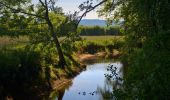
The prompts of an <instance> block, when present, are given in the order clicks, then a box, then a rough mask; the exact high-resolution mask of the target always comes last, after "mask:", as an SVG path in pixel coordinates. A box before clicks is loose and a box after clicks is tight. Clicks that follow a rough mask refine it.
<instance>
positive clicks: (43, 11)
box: [0, 0, 66, 68]
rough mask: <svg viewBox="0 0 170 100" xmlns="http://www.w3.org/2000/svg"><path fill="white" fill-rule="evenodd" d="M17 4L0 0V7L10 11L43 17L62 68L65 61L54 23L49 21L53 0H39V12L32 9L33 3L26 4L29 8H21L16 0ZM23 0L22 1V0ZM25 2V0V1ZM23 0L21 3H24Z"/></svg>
mask: <svg viewBox="0 0 170 100" xmlns="http://www.w3.org/2000/svg"><path fill="white" fill-rule="evenodd" d="M16 2H17V3H19V4H16V5H13V4H12V3H11V2H6V1H0V3H1V7H3V8H4V9H6V8H7V9H9V10H10V11H11V12H12V13H21V14H24V15H27V16H34V17H36V18H39V19H43V20H45V21H46V23H47V25H48V29H49V32H50V34H51V36H52V37H53V41H54V43H55V45H56V49H57V51H58V54H59V65H61V67H62V68H64V66H65V65H66V61H65V58H64V55H63V52H62V49H61V46H60V43H59V41H58V38H57V33H56V32H55V30H54V25H53V24H52V22H51V19H50V18H49V13H50V10H56V9H54V5H55V1H54V0H45V1H44V2H43V1H42V0H39V2H40V4H41V7H40V10H39V12H36V11H34V4H31V5H28V8H31V9H29V10H30V11H29V10H28V8H25V9H22V8H21V3H20V1H16ZM23 2H24V1H23ZM25 2H26V1H25ZM25 2H24V3H23V4H24V5H26V4H25ZM27 3H28V2H27Z"/></svg>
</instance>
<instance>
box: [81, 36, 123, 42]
mask: <svg viewBox="0 0 170 100" xmlns="http://www.w3.org/2000/svg"><path fill="white" fill-rule="evenodd" d="M82 38H83V39H86V40H88V41H97V40H98V41H106V40H111V39H123V36H108V35H107V36H82Z"/></svg>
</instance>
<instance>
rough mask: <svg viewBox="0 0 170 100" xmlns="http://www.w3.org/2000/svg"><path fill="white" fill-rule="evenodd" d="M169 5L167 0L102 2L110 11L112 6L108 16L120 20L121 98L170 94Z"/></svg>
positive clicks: (167, 96)
mask: <svg viewBox="0 0 170 100" xmlns="http://www.w3.org/2000/svg"><path fill="white" fill-rule="evenodd" d="M110 4H111V5H110ZM113 4H115V5H113ZM117 4H118V6H117V7H116V5H117ZM169 5H170V4H169V1H168V0H163V1H158V0H149V1H148V0H118V1H114V2H112V3H110V2H108V4H107V3H106V5H105V7H104V9H103V10H102V11H104V12H112V11H113V9H110V8H115V7H116V9H114V11H113V12H112V13H114V16H112V17H113V18H120V19H122V18H123V20H124V32H125V33H124V34H126V44H125V46H124V57H123V63H126V66H125V69H126V70H125V78H124V79H125V83H124V86H125V87H124V91H122V92H121V93H120V94H122V95H121V96H122V97H121V98H123V99H128V100H129V99H138V100H145V99H154V100H159V99H164V100H168V99H169V98H170V97H169V95H168V93H170V91H169V90H170V87H169V84H170V82H168V79H169V77H168V76H169V74H170V71H169V59H170V55H169V47H170V46H169V43H170V41H169V39H168V38H170V37H169V28H170V26H169V23H170V21H169V15H170V14H169V10H170V9H169V8H170V7H169ZM113 6H114V7H113ZM119 96H120V95H119Z"/></svg>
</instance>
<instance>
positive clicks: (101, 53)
mask: <svg viewBox="0 0 170 100" xmlns="http://www.w3.org/2000/svg"><path fill="white" fill-rule="evenodd" d="M103 37H105V39H103V40H101V39H102V38H103ZM103 37H102V36H83V40H81V41H77V42H75V43H74V48H75V49H74V52H73V53H72V54H71V56H69V57H68V58H67V57H66V60H67V63H68V67H65V68H64V69H62V68H59V67H58V65H57V64H56V61H55V57H54V58H53V56H49V55H50V54H51V55H53V53H52V51H50V50H47V51H46V52H47V54H41V53H42V51H43V49H41V47H40V48H39V50H37V49H36V51H31V50H30V49H28V50H27V49H23V48H27V47H26V46H27V44H28V43H29V39H28V37H26V36H24V37H23V38H22V36H20V37H19V38H12V39H10V38H11V37H6V36H5V37H1V38H0V40H3V41H4V43H3V42H1V44H3V45H1V51H2V52H1V53H0V56H1V59H4V60H3V61H4V62H3V61H1V65H2V64H3V65H4V64H5V63H6V65H4V67H3V68H5V67H7V66H8V68H7V70H6V69H2V67H1V70H5V71H6V72H7V73H6V75H7V76H6V78H7V77H8V78H9V79H10V78H11V80H16V79H19V80H20V76H21V75H22V76H23V77H21V78H22V79H23V82H21V83H19V84H25V85H23V87H24V88H26V89H27V91H30V92H31V91H34V92H33V93H35V94H36V95H39V96H42V95H47V94H48V92H50V91H51V90H61V89H62V88H63V87H65V86H67V85H68V84H71V81H72V79H73V78H74V77H75V76H76V75H78V74H79V73H80V72H81V71H83V70H85V69H86V64H88V63H94V62H96V61H98V60H100V59H118V58H120V56H121V52H120V48H121V46H120V44H121V45H122V44H123V38H124V37H121V36H103ZM17 41H18V42H17ZM60 41H62V39H60ZM36 48H37V46H36ZM40 51H41V52H40ZM39 53H40V54H39ZM49 53H50V54H49ZM6 55H7V56H6ZM31 55H32V56H31ZM48 56H49V57H48ZM47 57H48V58H47ZM13 59H15V60H13ZM70 59H72V60H70ZM34 60H35V61H34ZM2 62H3V63H2ZM9 62H10V63H11V64H7V63H9ZM40 62H44V63H43V64H42V63H40ZM19 63H22V65H20V66H21V67H17V66H18V64H19ZM28 63H29V64H28ZM50 64H51V65H50ZM15 65H16V67H13V69H10V68H11V66H15ZM17 68H19V69H17ZM30 69H31V70H30ZM5 71H4V72H5ZM9 71H11V72H14V73H13V74H14V75H15V77H14V78H12V77H11V76H13V74H11V73H10V72H9ZM26 73H28V75H29V76H30V74H32V75H33V74H35V76H36V77H32V75H31V76H30V77H29V78H28V79H26V78H27V77H28V76H27V74H26ZM36 73H40V74H36ZM1 74H3V72H2V73H1ZM39 76H41V77H39ZM34 78H35V79H34ZM1 79H3V76H1ZM30 80H36V82H35V83H31V84H32V85H31V84H29V85H28V84H27V81H28V82H30ZM6 81H8V80H6ZM24 81H25V82H26V83H25V82H24ZM38 81H40V82H38ZM15 82H17V83H18V82H19V81H17V80H16V81H15ZM41 82H42V83H43V84H44V85H43V84H40V83H41ZM7 83H8V82H7ZM4 84H6V83H4ZM10 84H13V81H10V83H9V84H8V85H10ZM49 85H51V89H49V88H48V86H49ZM14 86H15V85H14ZM16 86H17V85H16ZM12 87H13V86H12ZM3 88H4V89H5V87H3ZM3 88H2V89H1V92H4V90H3ZM9 91H10V89H9ZM18 91H20V90H18ZM12 94H13V93H11V94H6V95H12Z"/></svg>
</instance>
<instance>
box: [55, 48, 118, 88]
mask: <svg viewBox="0 0 170 100" xmlns="http://www.w3.org/2000/svg"><path fill="white" fill-rule="evenodd" d="M120 56H121V53H120V52H119V51H117V50H114V51H113V52H112V53H107V52H97V53H95V54H89V53H86V54H85V53H82V54H79V53H77V54H75V59H76V60H77V61H78V62H80V63H81V64H80V66H79V67H75V68H72V69H71V70H72V73H73V74H72V75H71V76H70V74H66V73H67V71H66V70H65V71H66V73H64V72H60V73H62V74H60V75H57V76H60V77H58V79H56V80H55V81H53V83H52V84H53V89H54V90H60V89H62V87H66V86H67V85H68V84H70V82H71V81H72V79H73V78H74V77H75V76H76V75H78V74H79V73H81V72H82V71H83V70H84V69H86V64H89V63H95V62H96V61H98V60H101V59H105V58H109V59H118V58H119V57H120ZM61 71H63V70H61ZM63 73H64V74H63Z"/></svg>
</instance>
